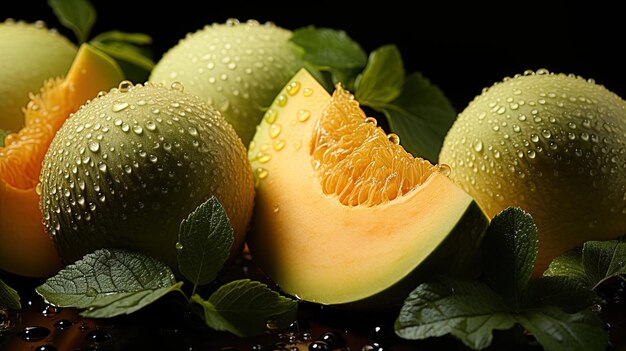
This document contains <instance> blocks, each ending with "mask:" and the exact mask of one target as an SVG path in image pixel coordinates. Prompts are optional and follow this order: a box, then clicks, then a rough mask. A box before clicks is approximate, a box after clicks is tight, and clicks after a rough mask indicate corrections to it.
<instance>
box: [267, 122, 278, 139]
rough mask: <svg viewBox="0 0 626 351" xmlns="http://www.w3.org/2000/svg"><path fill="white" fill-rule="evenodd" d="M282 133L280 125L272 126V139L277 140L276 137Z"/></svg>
mask: <svg viewBox="0 0 626 351" xmlns="http://www.w3.org/2000/svg"><path fill="white" fill-rule="evenodd" d="M280 132H281V126H280V124H272V125H271V126H270V131H269V133H270V137H272V139H275V138H276V137H278V136H279V135H280Z"/></svg>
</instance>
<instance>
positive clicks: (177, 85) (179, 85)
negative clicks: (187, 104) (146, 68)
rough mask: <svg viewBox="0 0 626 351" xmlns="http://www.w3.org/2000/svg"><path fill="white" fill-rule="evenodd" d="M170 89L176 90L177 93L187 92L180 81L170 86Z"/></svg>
mask: <svg viewBox="0 0 626 351" xmlns="http://www.w3.org/2000/svg"><path fill="white" fill-rule="evenodd" d="M170 88H172V90H176V91H184V90H185V87H184V86H183V83H181V82H179V81H175V82H172V85H170Z"/></svg>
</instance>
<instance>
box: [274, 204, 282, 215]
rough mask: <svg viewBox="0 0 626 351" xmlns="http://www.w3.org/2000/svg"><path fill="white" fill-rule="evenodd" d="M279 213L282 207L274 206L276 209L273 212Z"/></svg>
mask: <svg viewBox="0 0 626 351" xmlns="http://www.w3.org/2000/svg"><path fill="white" fill-rule="evenodd" d="M278 211H280V206H279V205H278V204H276V205H274V208H273V209H272V212H274V213H278Z"/></svg>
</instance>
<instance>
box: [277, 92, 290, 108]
mask: <svg viewBox="0 0 626 351" xmlns="http://www.w3.org/2000/svg"><path fill="white" fill-rule="evenodd" d="M276 99H277V101H276V103H277V104H278V106H281V107H284V106H285V105H287V97H286V96H285V95H283V94H280V95H278V97H277V98H276Z"/></svg>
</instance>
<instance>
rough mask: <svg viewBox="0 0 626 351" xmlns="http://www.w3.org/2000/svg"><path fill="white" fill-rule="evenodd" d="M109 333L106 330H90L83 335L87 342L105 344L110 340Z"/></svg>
mask: <svg viewBox="0 0 626 351" xmlns="http://www.w3.org/2000/svg"><path fill="white" fill-rule="evenodd" d="M111 337H112V336H111V333H109V332H108V331H106V330H102V329H96V330H92V331H90V332H89V333H87V335H85V340H87V341H88V342H105V341H108V340H110V339H111Z"/></svg>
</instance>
